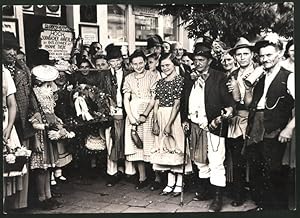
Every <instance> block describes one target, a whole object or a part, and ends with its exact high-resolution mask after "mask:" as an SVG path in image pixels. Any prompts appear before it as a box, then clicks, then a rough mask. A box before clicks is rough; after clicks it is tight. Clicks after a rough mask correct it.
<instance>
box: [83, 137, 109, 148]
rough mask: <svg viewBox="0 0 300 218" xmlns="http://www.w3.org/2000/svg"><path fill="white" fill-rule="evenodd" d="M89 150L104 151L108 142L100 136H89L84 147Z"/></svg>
mask: <svg viewBox="0 0 300 218" xmlns="http://www.w3.org/2000/svg"><path fill="white" fill-rule="evenodd" d="M84 146H85V147H86V148H87V149H88V150H92V151H103V150H105V148H106V142H105V140H104V139H102V138H101V137H100V136H92V135H89V136H88V137H87V139H86V143H85V145H84Z"/></svg>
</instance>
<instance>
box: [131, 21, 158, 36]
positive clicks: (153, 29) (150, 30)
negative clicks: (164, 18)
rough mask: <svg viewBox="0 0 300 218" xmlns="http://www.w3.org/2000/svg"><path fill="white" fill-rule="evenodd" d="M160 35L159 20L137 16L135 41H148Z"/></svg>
mask: <svg viewBox="0 0 300 218" xmlns="http://www.w3.org/2000/svg"><path fill="white" fill-rule="evenodd" d="M157 33H158V18H157V17H150V16H143V15H136V16H135V40H136V41H146V40H147V38H149V37H150V36H152V35H155V34H157Z"/></svg>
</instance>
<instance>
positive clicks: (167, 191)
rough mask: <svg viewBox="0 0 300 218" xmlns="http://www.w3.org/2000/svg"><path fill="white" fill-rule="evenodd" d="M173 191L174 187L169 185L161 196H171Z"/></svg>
mask: <svg viewBox="0 0 300 218" xmlns="http://www.w3.org/2000/svg"><path fill="white" fill-rule="evenodd" d="M173 190H174V187H172V186H168V185H167V186H166V187H165V188H164V190H163V191H162V192H161V193H160V194H159V195H169V194H171V193H172V192H173Z"/></svg>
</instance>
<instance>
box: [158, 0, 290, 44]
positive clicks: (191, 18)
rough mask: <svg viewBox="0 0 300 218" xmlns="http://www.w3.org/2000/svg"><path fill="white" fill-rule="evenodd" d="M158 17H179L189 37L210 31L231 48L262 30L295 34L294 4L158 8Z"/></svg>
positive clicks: (228, 4)
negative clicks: (237, 41)
mask: <svg viewBox="0 0 300 218" xmlns="http://www.w3.org/2000/svg"><path fill="white" fill-rule="evenodd" d="M160 9H161V14H164V15H173V16H176V17H180V18H181V20H182V23H181V24H180V25H183V26H184V27H185V28H186V30H187V31H188V36H189V38H199V37H202V36H204V35H205V34H207V33H208V32H209V34H210V35H211V36H212V37H213V38H217V37H220V39H221V40H222V41H224V42H225V43H227V44H229V45H230V46H232V45H233V44H234V42H236V40H237V38H238V37H241V36H243V37H246V38H248V40H250V41H251V40H254V39H255V38H256V37H257V36H258V35H259V34H260V33H261V31H264V30H268V29H271V30H272V31H274V32H277V33H278V34H279V35H281V36H285V37H292V36H293V33H294V3H293V2H284V3H275V2H261V3H218V4H192V5H191V4H185V5H176V4H175V5H174V4H173V5H161V8H160Z"/></svg>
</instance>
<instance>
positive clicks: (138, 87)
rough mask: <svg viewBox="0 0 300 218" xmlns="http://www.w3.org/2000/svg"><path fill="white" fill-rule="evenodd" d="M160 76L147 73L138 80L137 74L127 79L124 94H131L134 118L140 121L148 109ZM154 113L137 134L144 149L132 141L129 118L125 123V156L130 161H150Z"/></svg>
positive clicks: (140, 126)
mask: <svg viewBox="0 0 300 218" xmlns="http://www.w3.org/2000/svg"><path fill="white" fill-rule="evenodd" d="M158 79H159V77H158V74H156V73H153V72H150V71H147V72H146V73H145V76H144V77H142V78H139V79H137V78H136V77H135V74H134V73H132V74H129V75H128V76H126V77H125V82H124V86H123V93H130V94H131V101H130V108H131V112H132V114H133V116H134V117H135V118H136V119H138V118H139V115H140V114H142V113H143V112H144V111H145V109H146V108H147V105H148V103H149V102H150V101H151V99H152V96H153V94H154V90H155V85H156V83H157V81H158ZM152 119H153V113H152V111H151V113H150V114H149V116H148V117H147V120H146V122H145V123H143V124H141V125H139V126H138V129H137V132H138V135H139V137H140V138H141V140H142V141H143V149H138V148H137V147H136V146H135V145H134V143H133V141H132V139H131V134H130V133H131V129H132V125H131V124H130V122H129V119H128V117H127V118H126V121H125V155H126V159H127V160H128V161H145V162H149V160H150V151H151V149H152V147H153V145H154V135H153V134H152Z"/></svg>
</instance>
